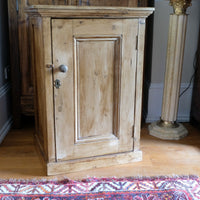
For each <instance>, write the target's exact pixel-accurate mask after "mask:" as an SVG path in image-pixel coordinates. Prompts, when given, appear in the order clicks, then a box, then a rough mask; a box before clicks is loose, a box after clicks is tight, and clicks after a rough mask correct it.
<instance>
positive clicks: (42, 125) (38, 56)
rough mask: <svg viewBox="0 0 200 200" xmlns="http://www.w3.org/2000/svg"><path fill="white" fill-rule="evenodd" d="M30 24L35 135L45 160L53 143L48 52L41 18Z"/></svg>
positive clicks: (33, 19)
mask: <svg viewBox="0 0 200 200" xmlns="http://www.w3.org/2000/svg"><path fill="white" fill-rule="evenodd" d="M30 25H31V26H32V28H30V29H31V31H30V37H31V40H32V44H31V64H32V67H33V69H34V93H35V108H36V110H35V117H36V133H35V136H36V140H37V143H38V145H39V146H40V149H41V152H42V154H43V156H44V157H45V160H48V154H49V149H48V146H49V145H51V144H47V143H48V139H47V130H48V128H49V127H48V126H47V110H48V109H47V103H48V102H46V98H47V95H46V93H47V92H48V87H46V81H47V80H46V79H45V78H46V77H45V75H46V74H45V66H44V58H45V56H46V54H44V40H43V32H42V30H43V29H42V20H41V18H37V17H36V18H34V17H33V18H31V19H30ZM46 31H47V30H46ZM46 36H47V35H46ZM51 77H52V75H51ZM50 95H51V94H50ZM50 98H52V97H50ZM52 115H53V114H52ZM49 117H51V116H49ZM48 123H49V122H48ZM52 126H53V124H52ZM54 155H55V154H54ZM54 157H55V156H54ZM51 160H52V159H51Z"/></svg>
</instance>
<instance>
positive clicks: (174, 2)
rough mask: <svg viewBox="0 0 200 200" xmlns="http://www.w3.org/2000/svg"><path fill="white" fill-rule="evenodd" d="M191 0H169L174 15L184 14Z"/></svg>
mask: <svg viewBox="0 0 200 200" xmlns="http://www.w3.org/2000/svg"><path fill="white" fill-rule="evenodd" d="M191 2H192V0H170V5H171V6H173V8H174V13H175V14H176V15H184V14H186V10H187V8H188V7H190V6H191V5H192V4H191Z"/></svg>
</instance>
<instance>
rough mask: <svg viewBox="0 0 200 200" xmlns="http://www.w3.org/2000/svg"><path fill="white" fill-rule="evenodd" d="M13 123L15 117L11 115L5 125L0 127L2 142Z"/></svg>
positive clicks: (0, 140) (0, 139)
mask: <svg viewBox="0 0 200 200" xmlns="http://www.w3.org/2000/svg"><path fill="white" fill-rule="evenodd" d="M12 124H13V117H12V116H11V117H10V118H9V119H8V120H7V121H6V123H5V124H4V125H3V127H2V128H1V129H0V144H1V143H2V141H3V140H4V138H5V137H6V135H7V133H8V132H9V131H10V129H11V127H12Z"/></svg>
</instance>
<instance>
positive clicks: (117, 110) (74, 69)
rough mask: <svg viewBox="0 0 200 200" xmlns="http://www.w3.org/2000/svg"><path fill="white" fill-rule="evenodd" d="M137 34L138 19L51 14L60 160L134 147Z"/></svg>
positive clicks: (57, 140)
mask: <svg viewBox="0 0 200 200" xmlns="http://www.w3.org/2000/svg"><path fill="white" fill-rule="evenodd" d="M128 25H132V26H133V27H132V28H130V30H128V27H126V26H128ZM94 26H97V28H96V29H95V28H94ZM97 30H98V31H97ZM136 34H137V20H112V19H107V20H100V19H95V20H90V19H86V20H78V19H77V20H64V19H54V20H52V42H53V52H52V53H53V63H54V66H55V68H54V72H53V79H54V81H59V83H60V85H59V87H54V103H55V137H56V143H55V146H56V157H57V160H58V161H59V160H60V161H61V160H69V159H78V158H84V157H92V156H100V155H105V154H113V153H119V152H126V151H132V150H133V138H132V127H133V125H134V124H133V118H134V93H135V88H134V87H135V85H134V82H135V77H134V76H135V60H136V50H134V51H131V50H130V48H127V47H126V46H125V45H127V44H129V43H134V42H135V41H134V40H135V39H133V38H136ZM130 51H131V52H130ZM61 65H65V66H67V70H66V72H62V70H61V69H60V66H61ZM127 73H128V74H127ZM129 73H130V75H129ZM126 76H127V77H126ZM130 77H131V79H130ZM122 84H123V85H122ZM130 84H132V85H131V87H130ZM129 90H130V91H129ZM125 91H127V92H128V94H124V92H125ZM129 97H130V98H131V100H130V99H128V98H129ZM126 99H127V105H126V106H124V105H122V102H123V103H125V102H126ZM125 107H126V109H125ZM127 107H129V108H127ZM125 115H127V119H124V116H125Z"/></svg>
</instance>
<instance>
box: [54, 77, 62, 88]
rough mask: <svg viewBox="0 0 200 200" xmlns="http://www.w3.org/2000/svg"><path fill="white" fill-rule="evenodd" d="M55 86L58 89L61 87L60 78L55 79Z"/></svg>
mask: <svg viewBox="0 0 200 200" xmlns="http://www.w3.org/2000/svg"><path fill="white" fill-rule="evenodd" d="M54 86H55V87H56V88H57V89H59V88H60V86H61V82H60V80H59V79H56V80H55V81H54Z"/></svg>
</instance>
